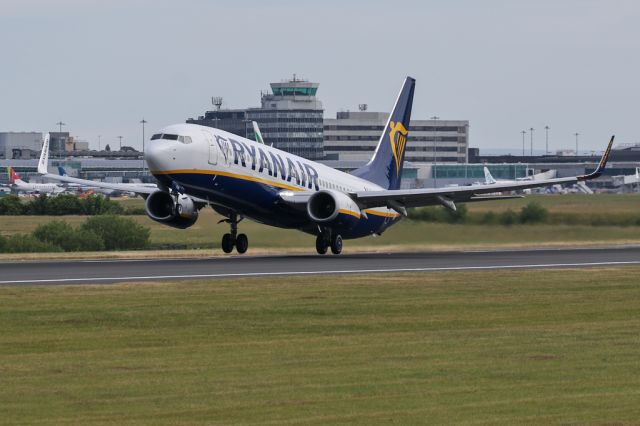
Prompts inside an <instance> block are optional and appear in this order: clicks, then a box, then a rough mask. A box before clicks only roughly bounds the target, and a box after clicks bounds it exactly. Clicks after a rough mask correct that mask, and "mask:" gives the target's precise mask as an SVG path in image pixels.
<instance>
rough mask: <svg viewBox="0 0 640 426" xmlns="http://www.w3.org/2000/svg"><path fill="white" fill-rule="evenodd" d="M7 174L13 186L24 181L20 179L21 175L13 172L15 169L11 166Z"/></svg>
mask: <svg viewBox="0 0 640 426" xmlns="http://www.w3.org/2000/svg"><path fill="white" fill-rule="evenodd" d="M7 174H8V175H9V183H11V184H14V183H16V182H19V181H21V180H22V179H20V175H18V174H17V173H16V171H15V170H13V167H11V166H9V167H7Z"/></svg>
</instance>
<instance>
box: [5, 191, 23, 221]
mask: <svg viewBox="0 0 640 426" xmlns="http://www.w3.org/2000/svg"><path fill="white" fill-rule="evenodd" d="M26 211H27V207H26V206H25V205H24V204H23V203H22V201H21V200H20V197H18V196H17V195H7V196H6V197H2V198H0V215H13V216H15V215H21V214H25V212H26Z"/></svg>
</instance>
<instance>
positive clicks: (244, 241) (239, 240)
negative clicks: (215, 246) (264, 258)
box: [218, 213, 249, 254]
mask: <svg viewBox="0 0 640 426" xmlns="http://www.w3.org/2000/svg"><path fill="white" fill-rule="evenodd" d="M240 221H242V218H240V220H238V215H237V214H236V213H231V214H230V215H229V218H228V219H222V220H221V221H220V222H227V223H228V224H229V226H230V227H231V232H229V233H227V234H224V235H223V236H222V244H221V246H222V251H223V252H225V253H231V252H232V251H233V247H234V246H235V248H236V250H237V251H238V254H244V253H246V251H247V249H248V248H249V238H247V236H246V235H245V234H238V223H240ZM220 222H218V223H220Z"/></svg>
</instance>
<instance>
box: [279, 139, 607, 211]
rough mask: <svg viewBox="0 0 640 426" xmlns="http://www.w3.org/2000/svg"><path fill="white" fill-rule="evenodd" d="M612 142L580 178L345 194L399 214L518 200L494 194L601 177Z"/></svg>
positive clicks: (288, 195) (300, 195)
mask: <svg viewBox="0 0 640 426" xmlns="http://www.w3.org/2000/svg"><path fill="white" fill-rule="evenodd" d="M613 139H614V137H613V136H612V137H611V140H610V141H609V145H608V146H607V149H606V150H605V152H604V154H603V156H602V159H601V160H600V163H599V164H598V167H597V168H596V170H594V171H593V172H592V173H589V174H587V175H583V176H573V177H566V178H555V179H543V180H529V181H513V182H496V183H489V184H484V185H470V186H456V187H446V188H422V189H406V190H404V189H397V190H382V191H357V192H350V193H348V195H349V197H351V199H353V200H354V201H355V203H356V204H357V205H358V206H359V207H360V208H361V209H366V208H371V207H388V208H391V209H394V210H396V211H397V212H399V213H400V214H403V215H405V214H406V209H405V208H407V207H422V206H431V205H443V206H445V207H447V208H448V209H450V210H455V209H456V205H455V203H457V202H464V203H468V202H477V201H490V200H504V199H510V198H522V197H521V196H519V195H500V194H497V193H501V192H510V191H517V190H522V189H529V188H539V187H545V186H553V185H559V184H573V183H578V182H583V181H586V180H591V179H595V178H597V177H598V176H600V175H601V174H602V171H603V170H604V168H605V166H606V164H607V160H608V158H609V154H610V153H611V147H612V146H613ZM312 194H313V192H310V191H305V192H293V191H282V192H280V199H281V200H282V201H283V202H285V203H287V204H289V205H291V206H293V207H296V208H303V207H304V206H306V203H307V201H308V200H309V197H311V195H312Z"/></svg>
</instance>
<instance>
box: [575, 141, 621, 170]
mask: <svg viewBox="0 0 640 426" xmlns="http://www.w3.org/2000/svg"><path fill="white" fill-rule="evenodd" d="M614 138H615V135H612V136H611V140H610V141H609V145H608V146H607V149H606V150H605V151H604V154H602V158H601V159H600V163H598V167H597V168H596V169H595V170H594V171H593V172H591V173H589V174H588V175H582V176H578V180H590V179H595V178H597V177H599V176H600V175H601V174H602V172H603V171H604V168H605V167H606V166H607V160H609V154H611V148H612V147H613V139H614Z"/></svg>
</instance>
